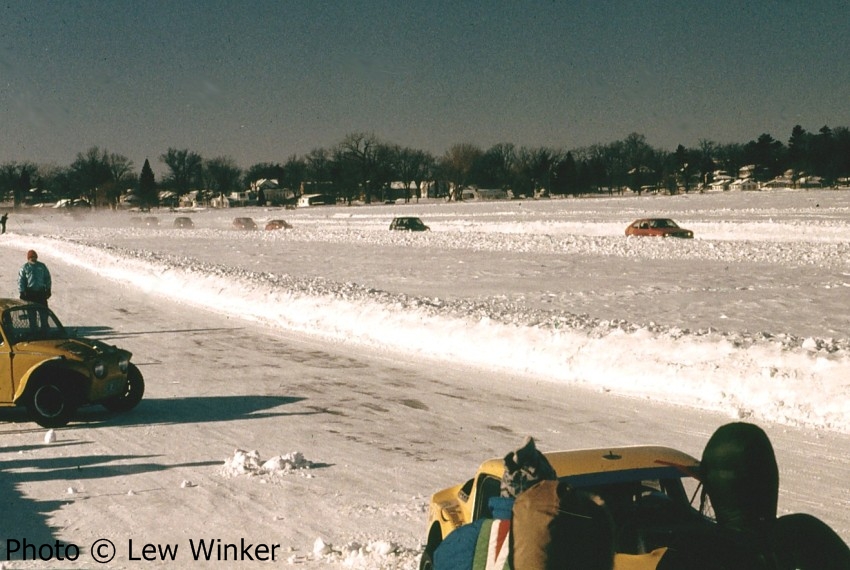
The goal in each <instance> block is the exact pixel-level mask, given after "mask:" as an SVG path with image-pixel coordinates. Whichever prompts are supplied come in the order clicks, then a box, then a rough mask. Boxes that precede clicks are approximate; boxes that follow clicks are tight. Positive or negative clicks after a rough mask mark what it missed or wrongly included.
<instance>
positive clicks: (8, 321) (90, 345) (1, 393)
mask: <svg viewBox="0 0 850 570" xmlns="http://www.w3.org/2000/svg"><path fill="white" fill-rule="evenodd" d="M131 356H132V355H131V354H130V352H128V351H126V350H123V349H120V348H118V347H116V346H112V345H109V344H106V343H104V342H101V341H99V340H94V339H87V338H82V337H77V336H72V335H70V334H69V333H68V331H67V330H66V329H65V328H64V327H63V326H62V323H60V322H59V319H57V318H56V315H54V314H53V311H51V310H50V309H48V308H47V307H45V306H44V305H38V304H35V303H31V304H30V303H25V302H23V301H18V300H17V299H0V407H2V406H23V407H24V408H26V409H27V411H28V412H29V416H30V418H31V419H32V420H33V421H35V422H36V423H38V424H39V425H41V426H44V427H51V428H52V427H60V426H63V425H65V424H67V423H68V422H69V421H70V420H71V418H72V417H73V415H74V412H75V411H76V410H77V408H78V407H80V406H83V405H87V404H101V405H103V406H104V407H105V408H107V409H109V410H112V411H115V412H125V411H128V410H130V409H132V408H134V407H136V405H137V404H138V403H139V402H140V401H141V399H142V396H143V395H144V392H145V381H144V378H143V377H142V374H141V372H139V369H138V368H136V366H135V365H134V364H132V363H131V362H130V357H131Z"/></svg>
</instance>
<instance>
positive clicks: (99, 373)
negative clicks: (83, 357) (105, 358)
mask: <svg viewBox="0 0 850 570" xmlns="http://www.w3.org/2000/svg"><path fill="white" fill-rule="evenodd" d="M92 370H93V371H94V375H95V377H96V378H103V377H104V376H106V364H104V363H103V362H98V363H97V364H95V365H94V368H93V369H92Z"/></svg>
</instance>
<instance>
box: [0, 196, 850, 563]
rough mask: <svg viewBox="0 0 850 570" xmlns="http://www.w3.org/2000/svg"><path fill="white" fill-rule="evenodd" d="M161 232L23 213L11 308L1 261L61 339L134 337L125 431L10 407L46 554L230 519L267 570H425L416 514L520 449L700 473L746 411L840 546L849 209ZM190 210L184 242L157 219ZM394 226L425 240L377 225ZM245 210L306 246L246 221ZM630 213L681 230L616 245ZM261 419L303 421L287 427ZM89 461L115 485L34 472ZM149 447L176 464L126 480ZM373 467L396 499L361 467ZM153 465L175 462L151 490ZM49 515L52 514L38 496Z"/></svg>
mask: <svg viewBox="0 0 850 570" xmlns="http://www.w3.org/2000/svg"><path fill="white" fill-rule="evenodd" d="M151 215H153V216H156V217H158V218H159V222H160V225H159V227H137V226H136V225H135V224H134V221H133V220H132V218H134V217H138V216H139V214H138V213H129V212H114V213H111V212H110V213H90V214H83V215H74V216H72V215H69V214H67V213H65V212H60V211H56V210H52V209H38V210H32V211H29V212H13V213H12V214H11V216H10V219H9V223H8V232H7V234H6V235H4V236H2V237H0V260H2V262H3V263H4V264H5V265H6V266H7V267H10V268H11V269H7V271H6V272H5V273H4V274H5V275H6V277H5V285H3V286H2V287H4V289H0V295H9V296H15V295H16V291H15V283H14V274H15V272H16V269H17V268H16V265H17V264H18V263H23V261H24V252H25V251H26V250H27V249H30V248H34V249H36V250H37V251H38V252H39V256H40V259H41V260H42V261H44V262H46V263H47V264H48V266H50V267H51V270H52V271H53V273H54V278H55V280H56V286H55V287H54V291H55V294H54V297H53V299H51V307H53V308H54V310H55V311H56V312H57V314H58V315H59V316H60V318H61V319H62V320H63V322H65V324H66V325H67V326H71V327H72V328H79V329H80V332H81V333H85V334H93V333H94V334H103V335H105V336H104V338H105V339H107V341H108V342H115V343H117V344H119V345H126V344H127V343H129V344H130V348H131V349H132V350H133V352H134V355H135V356H134V360H136V361H137V362H140V368H141V369H142V370H143V372H144V373H145V376H146V378H147V380H148V395H147V396H146V399H145V401H143V403H142V404H141V405H140V407H139V409H138V410H136V411H134V412H133V413H131V414H129V415H127V417H126V419H122V418H115V419H112V420H109V421H108V422H107V423H105V424H103V423H101V422H103V418H102V417H101V416H99V415H97V414H96V412H84V413H83V412H81V413H83V418H82V420H81V421H80V422H77V423H74V424H72V425H71V426H70V427H69V428H67V429H65V430H58V431H57V433H56V434H55V436H56V437H57V441H56V442H54V443H49V444H48V443H45V442H44V441H43V440H42V439H41V438H42V435H43V430H31V429H28V428H27V427H26V426H28V424H27V423H26V422H25V421H23V419H22V418H20V417H13V420H14V421H16V422H19V423H15V424H12V425H14V426H17V425H20V426H24V427H22V428H21V429H12V430H6V431H3V432H2V434H0V436H2V439H0V444H2V445H3V447H0V486H3V475H4V473H8V474H9V476H10V477H12V479H11V481H17V482H18V483H16V484H15V485H16V486H15V488H14V489H15V491H14V493H13V494H19V495H20V496H19V499H18V502H16V503H13V505H12V506H13V507H15V508H17V509H18V510H26V511H28V510H30V509H31V510H33V511H34V512H36V513H41V512H43V511H48V512H50V519H49V520H48V521H45V523H44V524H43V525H42V524H40V523H39V524H31V525H29V526H27V527H26V528H30V529H31V531H32V532H33V533H36V534H37V535H39V536H42V535H46V536H47V537H48V538H55V537H57V536H61V537H63V538H64V537H67V536H71V537H74V536H76V537H77V538H79V536H84V537H89V538H91V537H96V536H101V535H102V534H103V532H104V531H103V530H102V528H101V527H103V528H109V529H111V532H113V533H118V534H120V535H121V536H128V535H129V536H130V537H131V538H132V537H133V536H140V535H142V534H144V532H145V531H146V532H147V533H148V536H149V537H151V536H152V537H159V538H160V539H161V540H166V538H167V537H171V536H173V535H175V534H177V535H180V536H187V535H188V536H193V534H191V533H192V532H195V533H200V532H201V530H199V529H209V528H216V529H222V528H225V527H226V528H228V529H230V530H229V531H228V532H229V533H230V534H229V536H233V533H234V532H238V531H239V530H240V529H242V530H243V532H246V533H249V534H250V535H251V536H254V537H257V536H260V537H274V538H268V540H267V541H268V542H270V541H271V540H275V541H281V542H283V544H284V545H285V546H284V548H285V549H286V552H285V555H284V556H279V557H278V560H287V561H288V562H290V563H291V564H294V565H303V566H311V567H316V568H322V567H357V568H399V569H401V568H405V569H406V568H415V567H416V563H417V560H418V553H419V550H418V544H421V541H422V540H423V539H424V537H423V536H421V534H422V532H423V531H424V528H423V527H424V523H425V521H424V516H425V515H424V512H423V509H424V506H425V504H426V503H427V496H428V495H429V494H430V493H431V492H433V491H435V490H437V489H438V488H440V487H441V486H447V485H449V484H453V483H456V482H460V481H461V480H462V479H463V478H464V477H466V476H469V475H470V474H471V470H472V469H474V467H475V465H477V463H478V462H480V461H481V460H483V459H485V458H487V457H490V456H493V455H500V454H503V453H504V452H505V450H506V449H510V448H512V447H514V446H515V445H516V444H518V443H520V442H521V441H522V437H523V436H524V435H526V434H531V435H535V436H536V437H538V440H539V441H540V442H542V445H543V446H544V448H545V449H551V448H552V447H554V446H557V447H560V448H565V447H589V446H594V445H608V444H609V443H610V444H611V445H615V444H629V443H641V442H644V443H662V444H667V445H672V446H674V447H680V448H682V449H684V450H686V451H689V452H691V453H694V454H696V455H698V454H699V452H700V450H701V446H702V444H704V442H705V441H706V439H707V436H708V435H709V434H710V433H711V432H712V431H713V428H714V427H715V425H713V424H717V423H718V422H721V421H728V420H731V419H738V418H744V419H747V420H748V421H754V422H756V423H759V424H760V425H763V426H765V427H766V429H767V430H768V432H769V433H770V434H771V437H772V438H775V439H774V441H775V442H776V445H777V453H778V455H779V456H780V465H781V466H785V471H783V481H784V485H783V496H782V497H781V507H782V508H783V509H784V510H785V511H794V510H807V511H809V512H813V513H814V514H817V515H819V516H822V517H824V518H825V519H826V520H828V521H829V522H830V523H832V524H836V523H837V524H836V529H837V530H838V531H839V532H840V533H841V534H842V536H843V537H845V539H848V538H850V520H848V517H847V516H845V515H844V514H843V513H844V512H846V511H848V510H850V509H848V508H847V506H850V491H849V490H848V489H847V488H846V485H842V484H840V483H836V481H841V480H842V479H841V478H842V477H843V476H844V475H846V474H847V473H850V457H848V449H850V445H848V441H850V440H848V438H847V437H846V435H847V434H850V401H848V397H847V396H848V386H850V335H848V332H847V331H848V313H847V306H848V295H850V256H848V253H850V192H848V191H834V190H830V191H827V190H823V191H805V192H804V191H771V192H753V193H723V194H703V195H689V196H676V197H665V196H644V197H617V196H614V197H604V198H592V199H590V198H589V199H567V200H539V201H521V202H518V201H517V202H502V203H463V204H449V203H444V202H422V203H419V204H406V205H392V206H388V205H375V206H352V207H344V206H335V207H319V208H308V209H298V210H283V209H265V208H248V209H238V210H237V209H233V210H203V211H193V212H190V213H186V212H179V213H178V212H167V211H160V212H153V213H152V214H151ZM178 215H180V216H185V215H189V216H191V217H192V219H193V220H194V222H195V228H194V229H191V230H189V229H182V230H177V229H172V227H171V226H172V222H173V219H174V218H175V217H177V216H178ZM394 215H416V216H420V217H422V219H423V220H424V221H425V223H426V224H428V225H429V226H430V227H431V228H432V231H431V232H427V233H417V234H407V233H397V232H389V231H388V230H387V227H388V226H389V222H390V220H391V219H392V217H393V216H394ZM237 216H251V217H253V218H254V219H255V221H257V223H258V225H260V227H262V226H263V225H264V224H265V222H266V221H267V220H270V219H276V218H283V219H286V220H287V221H288V222H290V223H291V224H292V225H293V226H294V229H292V230H288V231H276V232H265V231H262V230H261V231H255V232H245V231H236V230H233V229H231V228H230V223H231V220H232V219H233V218H234V217H237ZM643 216H669V217H672V218H673V219H675V220H676V221H677V222H679V223H680V225H682V226H684V227H687V228H689V229H692V230H693V231H694V232H695V235H696V238H695V239H694V240H671V239H653V238H626V237H625V236H624V235H623V231H624V229H625V227H626V225H627V224H628V223H629V222H630V221H632V220H633V219H634V218H637V217H643ZM150 307H161V308H162V310H161V313H162V314H158V312H157V311H156V310H151V308H150ZM206 315H209V316H206ZM184 321H185V322H184ZM178 323H179V324H178ZM222 323H224V324H226V325H227V326H224V325H223V324H222ZM157 328H159V329H162V330H157ZM140 331H146V332H140ZM269 334H271V335H272V336H271V337H270V336H269ZM110 335H111V336H114V337H115V340H113V341H110V340H108V339H109V338H110ZM275 335H279V338H281V339H286V342H285V343H284V344H283V345H281V342H282V341H277V340H269V339H274V338H276V337H275ZM299 339H305V340H304V342H308V340H307V339H313V340H310V341H309V342H311V343H314V344H312V345H310V346H311V348H308V347H306V345H305V347H304V348H300V344H298V343H300V342H301V341H300V340H299ZM316 342H318V346H320V347H323V348H321V349H316V348H315V346H317V345H316V344H315V343H316ZM293 347H295V348H293ZM367 357H368V358H367ZM373 361H374V362H373ZM187 363H188V364H187ZM317 371H318V372H317ZM469 371H477V372H476V373H474V374H470V373H469ZM236 378H238V379H239V382H232V381H231V382H228V380H233V379H236ZM281 386H284V387H285V390H284V393H286V394H293V393H294V394H304V397H303V402H302V405H301V406H300V407H299V404H298V402H299V400H300V399H301V398H293V399H286V398H284V399H280V398H279V397H278V396H277V394H279V393H281ZM470 388H475V389H474V390H471V389H470ZM575 390H580V391H582V392H581V393H582V394H584V395H583V396H582V397H581V399H580V401H579V400H576V398H575V394H576V392H575ZM538 393H539V394H540V395H539V396H538V395H537V394H538ZM488 394H489V395H491V396H493V398H490V397H488ZM307 395H309V397H307ZM496 395H498V396H499V397H495V396H496ZM502 396H506V397H507V399H508V400H509V399H510V398H515V402H517V403H518V405H514V406H511V402H510V400H509V401H507V402H503V401H502V400H504V399H505V398H502ZM287 398H289V396H287ZM565 398H566V399H565ZM184 402H185V404H184ZM189 402H191V405H190V404H189ZM269 402H273V403H269ZM199 406H200V407H199ZM252 406H254V407H256V409H254V408H252ZM482 406H489V407H490V408H489V411H488V409H486V408H485V409H481V408H482ZM585 406H587V410H585V409H584V407H585ZM276 407H282V408H284V409H297V410H300V412H297V413H293V417H294V418H296V417H297V420H298V423H297V426H298V427H297V429H296V428H294V427H293V426H291V425H290V423H289V419H288V416H289V414H280V413H272V410H274V409H276ZM671 409H674V410H680V411H678V412H676V417H677V421H676V422H675V424H676V425H675V426H673V425H671V424H670V421H669V419H665V414H667V413H668V412H669V411H670V410H671ZM246 410H247V411H246ZM528 410H534V411H528ZM567 410H568V413H565V411H567ZM659 410H660V411H659ZM681 410H689V411H688V412H684V411H681ZM86 414H88V415H86ZM92 414H94V415H92ZM175 416H179V417H180V418H181V419H179V420H177V419H175ZM494 416H495V417H494ZM3 417H4V418H5V416H3ZM667 417H669V416H667ZM376 420H377V421H376ZM125 422H129V423H125ZM134 422H136V423H134ZM211 422H215V423H211ZM7 425H8V424H7ZM210 426H214V429H213V430H209V429H207V428H208V427H210ZM660 426H669V428H664V427H660ZM281 430H283V433H284V434H285V436H282V435H281ZM662 431H663V433H664V434H665V436H664V437H659V434H660V433H662ZM448 433H453V434H459V433H462V434H463V437H461V438H452V437H447V438H443V434H448ZM36 435H37V437H36ZM650 439H651V440H652V441H649V440H650ZM63 442H64V443H63ZM88 445H94V446H96V449H99V450H101V451H99V452H98V453H93V454H91V457H93V458H97V457H101V456H104V457H107V458H109V459H108V461H110V462H111V464H114V467H110V468H106V467H104V468H102V469H101V471H102V473H101V472H100V471H98V473H100V475H99V476H97V477H93V476H92V477H93V478H92V479H80V476H79V475H78V474H74V473H73V472H68V471H66V470H65V469H64V468H61V469H56V472H57V473H58V474H57V475H56V478H55V480H54V479H53V478H52V477H44V476H43V475H37V474H39V473H44V472H45V471H46V470H47V467H46V465H48V464H49V465H55V463H53V462H59V465H61V466H64V465H65V463H66V462H70V461H72V459H71V458H72V457H73V456H74V455H75V453H79V451H80V450H82V452H83V453H84V452H85V448H86V447H85V446H88ZM76 446H82V447H80V450H76V449H75V448H76ZM281 447H283V448H281ZM236 448H238V449H237V450H236V451H234V449H236ZM11 450H18V454H19V458H18V460H15V459H10V456H9V454H10V452H11ZM4 451H6V453H5V454H4V453H3V452H4ZM815 453H817V457H818V458H819V460H820V461H819V462H812V461H810V458H811V457H814V456H815ZM154 454H157V455H162V456H163V457H164V458H165V459H163V460H162V462H164V463H167V469H166V466H164V465H160V466H158V467H156V468H153V467H149V466H148V463H149V462H151V461H153V460H149V461H148V463H144V464H143V465H145V467H143V466H142V465H140V464H139V458H145V457H153V456H154ZM372 456H374V457H372ZM31 457H32V458H33V461H35V463H32V464H30V463H29V462H27V461H21V460H20V459H21V458H23V459H29V458H31ZM73 461H76V462H77V465H79V462H80V461H82V462H83V463H84V464H85V462H86V461H92V459H90V458H89V457H88V456H87V457H86V458H84V459H79V458H76V459H73ZM104 461H107V460H104ZM376 462H377V463H379V464H382V465H383V470H382V474H381V476H380V477H379V480H381V481H388V482H389V485H388V486H387V488H386V489H384V486H383V485H379V486H378V487H376V486H375V485H374V482H375V478H374V477H372V476H370V475H369V474H368V473H364V471H367V470H369V469H370V465H372V466H373V465H374V464H375V463H376ZM824 465H829V466H830V470H831V471H834V473H829V472H827V470H826V469H825V468H824V467H823V466H824ZM77 469H80V467H79V466H78V467H77ZM146 470H150V471H151V473H159V471H160V470H164V472H163V474H161V475H160V477H161V479H162V481H163V483H162V485H160V484H159V483H158V482H157V479H156V478H154V477H155V476H154V475H152V474H151V473H146ZM168 472H173V473H174V475H173V476H172V477H174V478H175V479H174V481H173V482H171V483H169V485H170V487H168V486H167V485H166V484H165V482H164V481H165V480H166V479H167V478H168V475H167V473H168ZM34 474H36V475H34ZM178 474H179V475H178ZM298 475H300V476H301V477H297V476H298ZM292 476H295V477H292ZM245 478H247V479H249V480H251V481H255V482H259V481H262V483H265V484H266V490H265V491H257V487H256V484H244V483H242V482H241V481H242V480H243V479H245ZM812 481H816V484H813V483H812ZM128 487H129V488H128ZM2 488H3V489H6V487H2ZM95 488H98V489H100V488H104V489H105V490H104V491H100V490H98V491H97V492H95V491H94V489H95ZM178 488H179V490H177V489H178ZM379 489H380V490H379ZM277 490H282V491H285V492H283V493H277V492H276V491H277ZM7 491H8V489H7ZM195 491H197V495H195V494H193V493H194V492H195ZM57 493H64V494H66V497H65V498H64V500H63V499H62V498H61V497H58V496H57ZM134 495H136V496H143V497H145V502H144V504H141V503H138V502H135V501H134V500H133V496H134ZM68 497H79V498H78V499H69V498H68ZM51 501H52V502H58V503H60V504H61V505H63V506H59V507H55V508H53V509H52V510H51V509H49V508H47V507H38V506H37V505H47V504H53V503H52V502H51ZM33 502H34V503H35V505H36V506H35V507H34V506H33ZM130 504H132V506H128V505H130ZM7 506H8V505H7ZM281 513H283V514H281ZM34 519H35V520H36V521H38V520H40V516H34ZM94 519H98V520H97V521H95V520H94ZM293 521H297V524H296V523H294V522H293ZM384 521H386V522H384ZM390 528H392V529H394V531H393V532H388V530H387V529H390ZM47 529H59V530H55V531H49V530H47ZM221 532H224V531H221ZM134 533H135V534H134ZM157 533H159V535H158V534H157ZM194 536H197V534H195V535H194ZM341 537H342V538H341ZM352 537H354V538H352ZM66 540H70V539H68V538H66ZM234 540H235V538H234ZM340 540H343V541H345V546H341V547H340V546H333V544H337V543H338V542H339V541H340ZM331 543H333V544H331ZM186 548H188V544H186V545H184V549H186ZM8 564H9V565H10V566H9V567H10V568H13V567H19V566H18V565H21V566H20V567H26V566H24V565H25V564H26V563H24V562H10V563H8ZM122 564H123V565H124V566H123V567H127V568H133V567H138V566H139V563H138V562H136V563H134V562H133V561H132V560H131V559H130V560H128V559H127V558H126V557H125V559H124V560H122ZM79 567H89V566H85V565H82V566H79ZM91 567H97V566H91ZM245 567H252V566H251V565H250V564H248V565H246V566H245Z"/></svg>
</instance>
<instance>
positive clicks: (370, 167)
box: [337, 133, 382, 204]
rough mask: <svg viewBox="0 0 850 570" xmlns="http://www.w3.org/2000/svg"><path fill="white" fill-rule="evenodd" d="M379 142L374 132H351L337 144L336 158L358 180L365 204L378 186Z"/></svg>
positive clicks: (368, 202) (369, 201) (370, 200)
mask: <svg viewBox="0 0 850 570" xmlns="http://www.w3.org/2000/svg"><path fill="white" fill-rule="evenodd" d="M380 146H381V143H380V141H379V140H378V138H377V137H376V136H375V135H374V134H365V133H352V134H349V135H347V136H346V137H345V139H343V141H342V142H341V143H340V144H339V147H338V151H339V152H338V154H337V158H338V159H339V160H341V161H342V166H343V168H347V169H350V171H351V174H352V175H353V177H355V178H356V179H357V180H358V181H359V185H360V188H361V190H362V192H363V198H364V200H365V202H366V203H367V204H370V203H371V202H372V193H373V191H374V190H375V189H376V188H379V184H380V181H379V178H380V173H379V170H378V168H379V165H378V154H379V152H382V151H381V149H380Z"/></svg>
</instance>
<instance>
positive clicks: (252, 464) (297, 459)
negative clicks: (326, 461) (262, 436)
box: [221, 449, 313, 477]
mask: <svg viewBox="0 0 850 570" xmlns="http://www.w3.org/2000/svg"><path fill="white" fill-rule="evenodd" d="M312 466H313V463H312V462H311V461H308V460H307V459H305V458H304V454H302V453H301V452H300V451H293V452H292V453H286V454H284V455H275V456H274V457H272V458H271V459H267V460H266V461H263V460H261V459H260V453H259V452H258V451H257V450H256V449H254V450H251V451H245V450H243V449H237V450H235V451H234V452H233V455H231V456H230V457H228V458H227V459H225V461H224V466H223V467H222V468H221V474H222V475H224V476H225V477H238V476H240V475H248V476H254V475H288V474H290V473H294V472H296V471H304V470H309V469H310V468H311V467H312ZM307 476H309V475H307Z"/></svg>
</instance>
